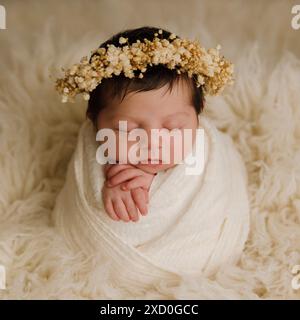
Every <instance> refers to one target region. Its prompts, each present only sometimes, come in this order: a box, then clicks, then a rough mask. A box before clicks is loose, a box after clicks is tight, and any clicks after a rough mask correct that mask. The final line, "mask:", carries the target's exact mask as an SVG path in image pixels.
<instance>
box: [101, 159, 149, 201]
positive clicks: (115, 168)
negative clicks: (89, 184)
mask: <svg viewBox="0 0 300 320" xmlns="http://www.w3.org/2000/svg"><path fill="white" fill-rule="evenodd" d="M105 170H106V179H107V180H106V182H105V184H106V186H107V187H109V188H110V187H114V186H117V185H120V184H121V189H122V190H131V189H135V188H143V189H145V190H147V191H148V190H149V189H150V186H151V183H152V180H153V178H154V176H155V174H151V173H147V172H145V171H143V170H141V169H138V168H136V167H134V166H132V165H127V164H119V165H110V164H108V165H106V168H105ZM128 180H129V181H128ZM147 195H148V193H147Z"/></svg>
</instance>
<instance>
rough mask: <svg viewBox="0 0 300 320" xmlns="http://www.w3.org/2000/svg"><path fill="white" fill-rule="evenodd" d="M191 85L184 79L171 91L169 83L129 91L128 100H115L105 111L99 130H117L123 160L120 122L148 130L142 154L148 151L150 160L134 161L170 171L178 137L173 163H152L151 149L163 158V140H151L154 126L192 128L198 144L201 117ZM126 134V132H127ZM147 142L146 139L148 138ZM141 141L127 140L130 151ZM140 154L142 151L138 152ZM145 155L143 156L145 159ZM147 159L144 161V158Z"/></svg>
mask: <svg viewBox="0 0 300 320" xmlns="http://www.w3.org/2000/svg"><path fill="white" fill-rule="evenodd" d="M190 95H191V93H190V88H189V87H188V84H187V83H186V82H185V81H183V80H180V81H178V82H177V83H175V84H174V86H173V88H172V91H171V92H170V90H168V85H165V86H164V87H162V88H160V89H156V90H150V91H144V92H131V93H129V94H127V95H126V96H125V98H124V100H123V101H122V102H121V103H119V102H113V101H112V102H111V103H110V105H109V106H107V107H106V108H104V109H103V110H101V112H100V113H99V115H98V119H97V126H98V130H99V129H103V128H110V129H112V130H114V131H115V133H116V147H117V153H116V160H119V152H118V150H119V130H118V129H119V121H120V120H125V121H127V129H128V130H127V132H128V134H129V132H130V131H131V130H133V129H135V128H141V129H144V130H145V132H146V133H147V134H146V136H147V137H148V141H147V143H146V144H144V143H143V142H142V146H141V147H140V148H141V149H142V148H143V149H144V151H146V152H143V153H141V154H146V160H147V162H148V163H144V164H143V163H138V164H136V163H135V164H134V165H135V166H136V167H138V168H139V169H141V170H143V171H145V172H148V173H157V172H158V171H162V170H167V169H169V168H171V167H173V166H175V165H176V163H175V161H174V157H175V155H174V150H178V149H176V148H175V147H174V146H175V144H174V143H175V140H174V139H173V138H171V139H170V145H169V147H168V148H169V152H170V163H158V164H151V163H150V161H151V160H150V159H157V158H156V157H155V158H153V156H152V157H151V153H150V150H151V148H152V150H157V151H158V152H159V160H160V162H161V160H162V152H161V151H162V139H159V140H160V141H159V143H156V141H154V140H155V139H153V141H151V130H152V129H163V130H166V129H167V130H170V131H171V130H172V129H179V130H181V131H182V136H183V129H192V143H194V140H195V135H196V129H197V127H198V117H197V114H196V111H195V109H194V107H193V105H192V101H191V97H190ZM164 132H166V131H164ZM123 133H124V132H123ZM145 141H146V140H145ZM137 142H138V140H136V141H129V140H127V146H128V148H127V150H128V151H129V150H130V147H131V146H132V145H134V144H135V145H136V144H137ZM180 143H181V145H182V154H181V155H180V156H181V157H182V158H181V159H183V158H184V157H185V156H186V155H187V154H188V152H190V151H191V149H190V148H187V150H185V151H186V152H184V148H183V139H182V140H181V141H180ZM128 151H127V154H126V155H125V157H127V158H126V159H127V161H128V163H130V160H129V157H128ZM137 154H139V153H137ZM144 159H145V158H143V160H144ZM143 162H144V161H143Z"/></svg>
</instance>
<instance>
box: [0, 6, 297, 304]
mask: <svg viewBox="0 0 300 320" xmlns="http://www.w3.org/2000/svg"><path fill="white" fill-rule="evenodd" d="M136 2H137V1H130V2H126V1H89V2H88V7H87V2H86V1H72V5H69V3H70V2H68V1H65V2H61V1H51V2H48V1H47V2H40V1H26V2H21V1H2V2H1V4H3V5H4V6H5V7H6V11H7V30H0V43H1V52H0V55H1V73H0V112H1V113H0V115H1V118H0V134H1V139H0V152H1V155H0V166H1V167H0V168H1V170H0V181H1V182H0V183H1V189H0V265H4V266H5V268H6V273H7V274H6V276H7V279H6V280H7V281H6V286H7V289H6V290H0V297H1V298H6V299H12V298H26V299H30V298H31V299H33V298H42V299H47V298H50V299H53V298H58V299H63V298H71V299H72V298H74V299H75V298H77V299H89V298H92V299H102V298H109V299H110V298H114V299H130V298H142V299H149V298H158V299H162V298H163V299H182V298H192V299H201V298H204V299H209V298H227V299H233V298H238V299H247V298H249V299H258V298H263V299H286V298H294V299H299V298H300V289H299V290H293V288H292V286H291V281H292V278H293V274H292V272H291V270H292V267H293V266H294V265H297V264H300V149H299V146H300V47H299V46H300V44H299V37H300V30H299V31H294V30H292V29H291V27H290V19H291V14H290V11H291V6H292V4H293V3H294V1H284V2H283V1H266V2H264V3H263V2H262V1H257V2H256V1H253V2H251V4H250V2H247V4H245V2H244V1H226V3H225V1H224V2H222V4H221V2H220V1H209V2H208V1H192V0H191V1H188V2H190V3H189V5H188V6H187V2H186V1H184V2H183V1H178V3H177V1H164V2H163V4H162V2H161V1H151V2H146V1H145V2H144V8H143V10H142V11H140V14H139V15H138V14H136V11H135V10H136V8H137V6H136ZM139 3H140V1H139ZM138 7H139V6H138ZM178 12H180V16H178ZM82 13H84V14H82ZM146 14H147V15H146ZM49 16H52V18H49ZM275 17H276V18H275ZM278 17H279V18H280V19H279V18H278ZM254 21H255V25H254ZM146 24H149V25H159V26H161V27H165V28H167V29H168V28H169V29H171V30H174V32H175V33H178V34H179V35H182V36H185V35H187V36H189V37H193V36H198V37H200V38H201V39H202V40H203V43H204V44H205V46H211V45H215V44H216V43H221V44H222V45H223V49H224V54H225V55H226V56H228V58H229V57H230V58H231V59H232V60H233V61H234V62H235V64H236V84H235V86H234V87H233V88H231V89H230V90H228V91H227V94H226V95H224V96H222V97H219V98H214V99H208V101H207V102H208V106H207V109H206V112H205V113H206V115H208V116H209V117H211V118H212V119H213V121H214V123H215V125H216V126H217V127H218V128H219V129H220V130H222V131H224V132H226V133H228V134H229V135H230V136H231V137H232V138H233V140H234V142H235V144H236V146H237V148H238V149H239V151H240V153H241V154H242V156H243V158H244V161H245V163H246V167H247V171H248V175H249V196H250V204H251V225H250V227H251V231H250V236H249V239H248V241H247V243H246V248H245V250H244V253H243V255H242V258H241V261H240V262H239V263H238V265H236V266H231V267H228V268H226V269H223V270H220V271H219V272H218V273H217V275H216V276H215V277H210V278H208V277H204V276H203V277H201V278H196V279H195V278H193V277H184V278H182V279H181V281H178V282H174V281H172V282H170V281H167V280H166V281H161V282H156V283H154V284H153V288H151V290H148V291H144V290H138V289H137V290H135V291H133V290H131V291H129V290H128V289H127V288H126V287H119V288H117V287H113V286H112V285H111V283H110V282H109V281H108V271H109V267H110V266H109V261H106V260H103V259H102V258H101V257H93V258H85V257H84V256H82V255H80V254H76V253H74V252H72V251H71V250H70V249H68V248H67V247H66V245H65V244H64V242H63V239H61V237H60V236H59V234H58V233H57V232H56V230H55V229H54V228H53V226H52V225H51V221H50V216H51V212H52V209H53V206H54V201H55V198H56V196H57V194H58V192H59V191H60V189H61V187H62V185H63V183H64V179H65V174H66V168H67V165H68V162H69V160H70V157H71V154H72V152H73V151H74V148H75V144H76V138H77V134H78V130H79V127H80V126H81V124H82V122H83V120H84V111H85V104H84V103H83V102H82V101H81V100H80V99H79V100H78V102H77V103H76V104H74V105H73V104H70V105H62V104H61V103H60V99H59V97H58V96H57V94H56V93H55V92H54V90H53V83H52V82H51V80H50V79H49V77H48V74H49V68H53V67H55V68H59V67H60V66H64V65H67V64H69V63H72V62H75V61H77V60H78V58H80V57H81V56H82V55H85V54H89V52H90V49H92V48H94V47H97V46H98V45H99V44H100V43H101V42H102V41H103V40H105V39H106V38H107V37H109V36H111V35H112V34H113V33H115V32H117V31H119V30H121V29H124V28H129V27H137V26H141V25H146ZM104 30H105V31H104Z"/></svg>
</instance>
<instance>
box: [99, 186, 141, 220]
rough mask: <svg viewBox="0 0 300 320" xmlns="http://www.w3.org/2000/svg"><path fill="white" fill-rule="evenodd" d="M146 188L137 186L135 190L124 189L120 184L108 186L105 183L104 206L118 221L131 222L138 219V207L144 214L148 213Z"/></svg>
mask: <svg viewBox="0 0 300 320" xmlns="http://www.w3.org/2000/svg"><path fill="white" fill-rule="evenodd" d="M145 192H147V191H146V190H143V189H142V188H136V189H134V190H129V191H124V190H121V188H120V186H115V187H113V188H108V187H106V186H105V185H104V186H103V188H102V199H103V203H104V207H105V210H106V212H107V213H108V214H109V216H110V217H111V218H112V219H113V220H116V221H119V220H120V219H121V220H123V221H125V222H129V221H130V220H132V221H138V220H139V214H138V209H139V211H140V213H141V214H142V215H146V214H147V198H146V195H145Z"/></svg>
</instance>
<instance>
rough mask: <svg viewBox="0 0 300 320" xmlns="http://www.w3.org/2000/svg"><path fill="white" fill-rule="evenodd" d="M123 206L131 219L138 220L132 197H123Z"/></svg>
mask: <svg viewBox="0 0 300 320" xmlns="http://www.w3.org/2000/svg"><path fill="white" fill-rule="evenodd" d="M124 203H125V206H126V208H127V212H128V213H129V217H130V218H131V220H132V221H134V222H136V221H138V220H139V214H138V211H137V208H136V206H135V204H134V202H133V200H132V199H130V198H129V199H128V198H127V199H124Z"/></svg>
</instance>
